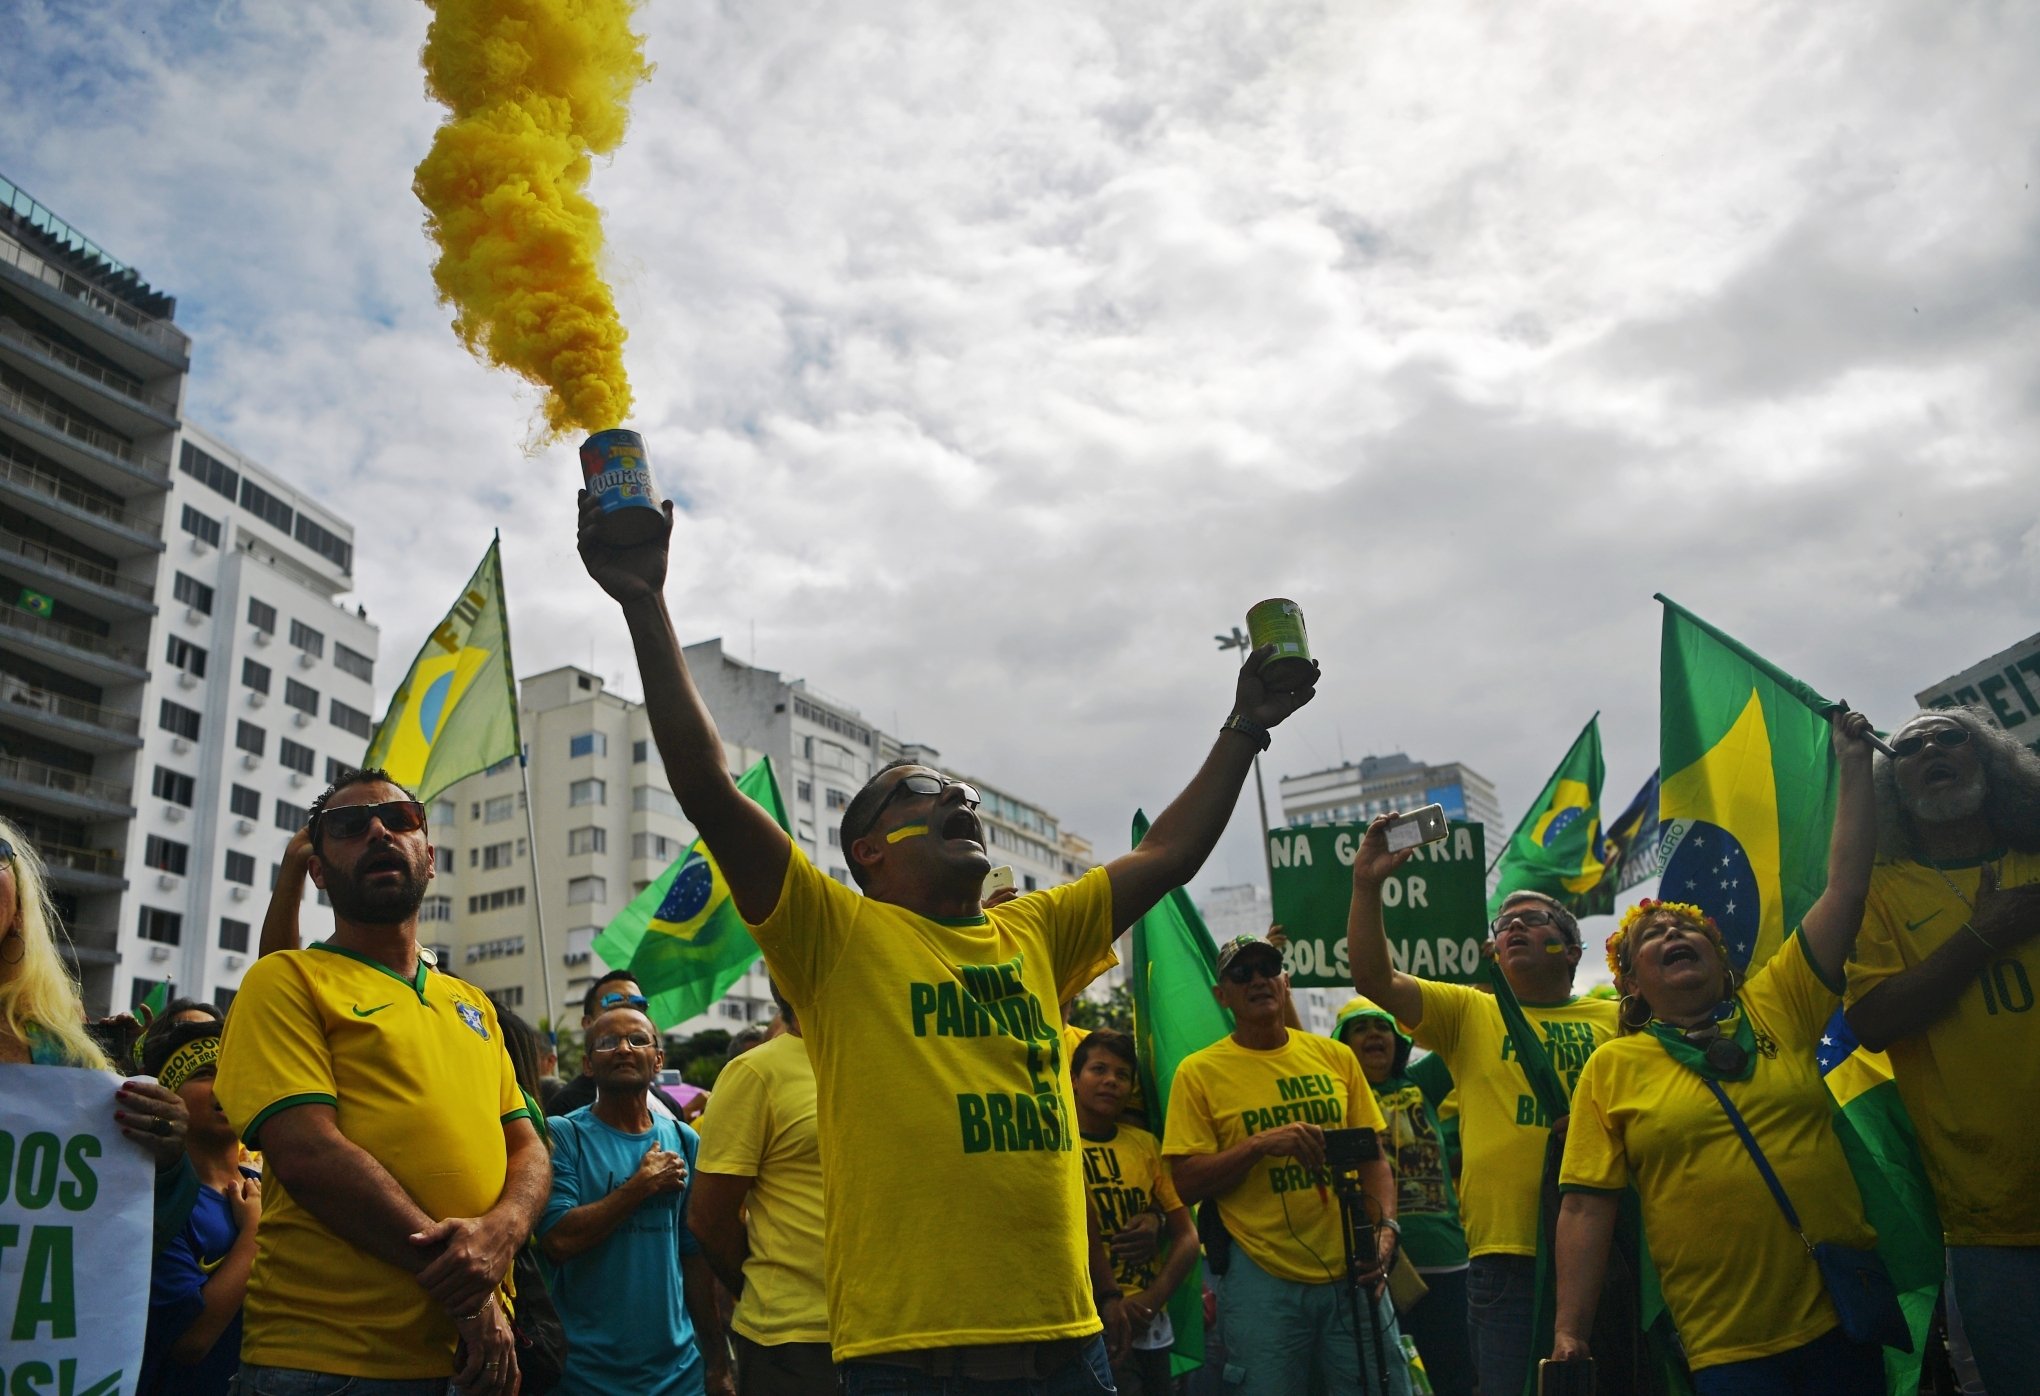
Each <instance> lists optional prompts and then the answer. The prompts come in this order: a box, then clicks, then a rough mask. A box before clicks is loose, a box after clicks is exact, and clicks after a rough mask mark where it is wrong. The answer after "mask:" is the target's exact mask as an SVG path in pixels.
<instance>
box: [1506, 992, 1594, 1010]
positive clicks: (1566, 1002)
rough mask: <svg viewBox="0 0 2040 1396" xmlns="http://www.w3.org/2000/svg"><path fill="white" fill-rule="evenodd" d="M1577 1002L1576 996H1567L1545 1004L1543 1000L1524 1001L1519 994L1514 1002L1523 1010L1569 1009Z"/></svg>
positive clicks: (1577, 996) (1577, 997)
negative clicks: (1523, 1008) (1522, 1007)
mask: <svg viewBox="0 0 2040 1396" xmlns="http://www.w3.org/2000/svg"><path fill="white" fill-rule="evenodd" d="M1579 1001H1580V996H1579V995H1578V994H1568V995H1567V996H1566V997H1564V998H1562V999H1555V1000H1552V1001H1551V1002H1546V1001H1545V1000H1543V999H1526V998H1524V997H1523V996H1522V995H1521V994H1518V995H1516V1002H1517V1003H1520V1004H1522V1005H1523V1006H1524V1007H1525V1008H1571V1007H1572V1006H1573V1005H1574V1004H1576V1003H1578V1002H1579Z"/></svg>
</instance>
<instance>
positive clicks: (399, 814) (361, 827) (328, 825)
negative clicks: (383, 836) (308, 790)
mask: <svg viewBox="0 0 2040 1396" xmlns="http://www.w3.org/2000/svg"><path fill="white" fill-rule="evenodd" d="M377 819H380V820H381V821H382V826H383V828H385V829H387V830H389V831H390V832H391V833H392V834H408V833H411V832H413V831H414V830H417V829H422V828H424V827H425V806H423V805H421V804H419V803H418V802H417V801H416V800H385V801H383V802H382V803H381V804H379V805H332V806H329V807H328V808H326V809H323V810H320V811H319V819H318V824H319V828H318V832H319V833H321V834H323V835H325V836H326V837H327V838H335V839H341V840H346V839H358V838H360V837H361V836H362V835H363V834H365V833H367V832H368V826H369V823H370V822H371V821H373V820H377Z"/></svg>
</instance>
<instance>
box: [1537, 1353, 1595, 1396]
mask: <svg viewBox="0 0 2040 1396" xmlns="http://www.w3.org/2000/svg"><path fill="white" fill-rule="evenodd" d="M1537 1396H1594V1361H1593V1359H1592V1358H1586V1359H1584V1360H1581V1361H1576V1362H1553V1361H1552V1360H1551V1359H1550V1358H1548V1357H1547V1358H1544V1359H1542V1360H1541V1361H1539V1362H1538V1364H1537Z"/></svg>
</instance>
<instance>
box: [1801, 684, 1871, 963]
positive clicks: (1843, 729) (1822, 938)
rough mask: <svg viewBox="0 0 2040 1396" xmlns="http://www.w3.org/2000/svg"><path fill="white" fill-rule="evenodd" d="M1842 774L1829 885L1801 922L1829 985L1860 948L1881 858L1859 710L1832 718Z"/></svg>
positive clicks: (1866, 723)
mask: <svg viewBox="0 0 2040 1396" xmlns="http://www.w3.org/2000/svg"><path fill="white" fill-rule="evenodd" d="M1828 725H1829V727H1830V729H1831V733H1830V741H1831V742H1832V744H1833V747H1834V753H1835V760H1836V763H1837V765H1838V766H1839V768H1840V769H1839V773H1838V775H1837V777H1836V783H1835V823H1834V830H1833V832H1832V833H1830V834H1829V836H1828V874H1827V887H1826V889H1825V890H1823V891H1822V892H1821V894H1820V899H1819V900H1818V901H1816V902H1815V903H1814V904H1813V905H1812V906H1810V907H1808V908H1807V911H1806V916H1805V918H1804V919H1803V920H1802V921H1801V922H1800V923H1799V929H1800V934H1801V935H1803V936H1804V937H1805V938H1806V953H1807V954H1808V955H1810V956H1811V957H1812V958H1813V965H1814V968H1815V969H1817V970H1819V971H1820V973H1821V977H1822V978H1824V979H1826V980H1827V981H1828V982H1829V983H1832V984H1839V983H1841V982H1842V966H1843V965H1845V964H1847V963H1848V961H1849V952H1850V951H1851V950H1852V949H1854V948H1855V945H1856V932H1857V931H1858V930H1860V929H1861V928H1862V925H1863V906H1864V902H1865V900H1866V899H1867V898H1868V897H1869V895H1870V865H1871V864H1872V863H1873V862H1875V861H1876V858H1877V794H1876V791H1875V789H1874V788H1873V787H1872V785H1871V783H1870V743H1869V742H1868V741H1866V740H1864V738H1865V737H1867V736H1868V735H1869V733H1870V719H1869V718H1867V717H1864V716H1863V714H1861V713H1857V712H1836V713H1834V714H1832V715H1830V716H1829V718H1828Z"/></svg>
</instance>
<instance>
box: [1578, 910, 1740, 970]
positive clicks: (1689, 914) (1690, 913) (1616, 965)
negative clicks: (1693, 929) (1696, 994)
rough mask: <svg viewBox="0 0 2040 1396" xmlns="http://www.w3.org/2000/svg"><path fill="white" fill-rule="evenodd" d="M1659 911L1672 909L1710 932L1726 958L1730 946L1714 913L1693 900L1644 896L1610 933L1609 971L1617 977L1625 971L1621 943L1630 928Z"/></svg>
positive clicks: (1708, 934)
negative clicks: (1665, 899)
mask: <svg viewBox="0 0 2040 1396" xmlns="http://www.w3.org/2000/svg"><path fill="white" fill-rule="evenodd" d="M1660 911H1669V912H1670V913H1671V914H1672V915H1674V916H1676V917H1678V918H1679V919H1680V920H1682V921H1689V922H1691V923H1692V924H1694V925H1696V926H1698V927H1699V928H1700V929H1701V930H1703V931H1705V932H1707V938H1708V939H1709V940H1711V941H1713V942H1714V948H1715V949H1716V950H1718V951H1720V952H1721V958H1722V960H1723V962H1724V963H1725V962H1726V961H1727V959H1728V946H1727V945H1725V944H1724V943H1723V942H1722V939H1721V927H1719V926H1717V925H1715V924H1714V918H1713V917H1712V916H1709V915H1708V914H1707V913H1706V912H1704V911H1702V910H1701V909H1700V908H1699V907H1697V906H1695V905H1693V903H1691V902H1659V901H1652V900H1651V899H1650V898H1649V897H1645V898H1644V899H1643V900H1642V901H1640V902H1638V903H1637V904H1636V905H1635V906H1633V907H1631V908H1629V910H1627V911H1625V912H1623V913H1622V924H1621V925H1619V926H1617V927H1616V928H1615V934H1614V935H1611V936H1609V937H1608V972H1609V973H1610V974H1612V975H1614V976H1615V977H1616V978H1618V979H1620V978H1621V977H1622V975H1623V973H1624V970H1623V966H1622V947H1623V946H1624V945H1626V944H1627V943H1628V941H1629V932H1630V931H1631V930H1632V929H1633V928H1634V927H1635V926H1636V924H1637V923H1638V922H1639V921H1641V920H1643V918H1644V917H1646V916H1650V915H1652V914H1654V913H1656V912H1660Z"/></svg>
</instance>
